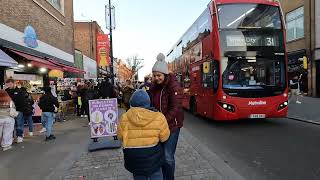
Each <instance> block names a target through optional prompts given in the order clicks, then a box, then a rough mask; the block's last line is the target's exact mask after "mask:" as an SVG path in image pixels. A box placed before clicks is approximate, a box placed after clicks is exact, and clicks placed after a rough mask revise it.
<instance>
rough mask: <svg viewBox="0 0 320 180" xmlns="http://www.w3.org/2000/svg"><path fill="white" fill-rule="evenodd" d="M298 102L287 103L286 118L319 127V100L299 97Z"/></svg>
mask: <svg viewBox="0 0 320 180" xmlns="http://www.w3.org/2000/svg"><path fill="white" fill-rule="evenodd" d="M299 101H301V104H296V103H295V102H294V101H292V102H290V103H289V112H288V118H290V119H293V120H298V121H304V122H308V123H313V124H318V125H320V111H319V107H320V98H313V97H308V96H301V97H299Z"/></svg>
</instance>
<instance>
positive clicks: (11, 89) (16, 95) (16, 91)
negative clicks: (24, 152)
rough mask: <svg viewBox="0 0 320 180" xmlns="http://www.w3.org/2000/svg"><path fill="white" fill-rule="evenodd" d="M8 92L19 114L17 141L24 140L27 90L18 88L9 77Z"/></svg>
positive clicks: (17, 118)
mask: <svg viewBox="0 0 320 180" xmlns="http://www.w3.org/2000/svg"><path fill="white" fill-rule="evenodd" d="M6 86H7V89H6V91H7V93H8V94H9V96H10V98H11V99H12V101H13V102H14V104H15V107H16V111H17V112H18V116H17V117H15V120H16V135H17V143H22V142H23V130H24V117H23V112H24V110H25V107H26V100H25V99H26V94H25V93H26V90H25V88H18V87H15V85H14V80H13V79H8V80H7V81H6Z"/></svg>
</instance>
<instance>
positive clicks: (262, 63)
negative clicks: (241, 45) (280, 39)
mask: <svg viewBox="0 0 320 180" xmlns="http://www.w3.org/2000/svg"><path fill="white" fill-rule="evenodd" d="M222 68H223V69H222V70H223V74H222V75H223V88H225V89H267V88H272V87H273V88H275V87H277V88H283V87H285V85H286V84H285V83H286V82H285V64H284V61H283V60H281V59H278V60H277V59H265V58H241V59H240V58H231V57H229V58H224V59H223V61H222Z"/></svg>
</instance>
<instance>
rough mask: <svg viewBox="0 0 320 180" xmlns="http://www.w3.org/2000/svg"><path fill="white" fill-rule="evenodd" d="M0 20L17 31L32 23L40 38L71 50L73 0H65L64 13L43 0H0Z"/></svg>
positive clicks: (60, 47) (68, 50)
mask: <svg viewBox="0 0 320 180" xmlns="http://www.w3.org/2000/svg"><path fill="white" fill-rule="evenodd" d="M37 3H38V4H37ZM41 6H42V7H41ZM50 14H51V15H50ZM0 23H3V24H5V25H7V26H10V27H12V28H14V29H16V30H18V31H20V32H23V31H24V28H25V27H26V26H28V25H31V26H32V27H33V28H34V29H35V30H36V33H37V35H38V39H39V40H41V41H43V42H45V43H47V44H50V45H52V46H54V47H56V48H59V49H61V50H63V51H65V52H68V53H70V54H74V44H73V0H64V14H62V13H60V12H59V11H58V10H57V9H55V8H54V7H53V6H52V5H51V4H50V3H48V2H47V1H46V0H0Z"/></svg>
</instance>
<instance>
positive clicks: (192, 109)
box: [189, 97, 197, 115]
mask: <svg viewBox="0 0 320 180" xmlns="http://www.w3.org/2000/svg"><path fill="white" fill-rule="evenodd" d="M189 108H190V112H191V113H192V114H193V115H196V114H197V103H196V98H195V97H191V98H190V102H189Z"/></svg>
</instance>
